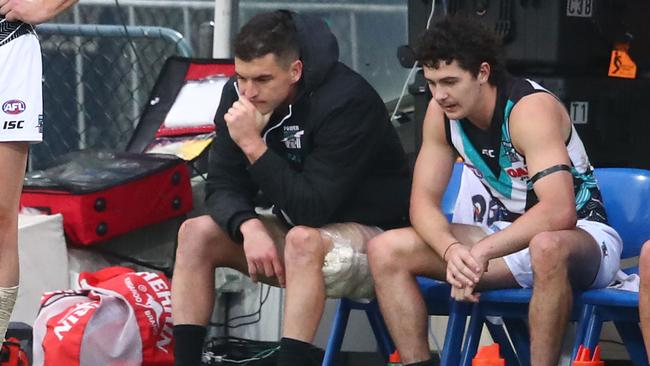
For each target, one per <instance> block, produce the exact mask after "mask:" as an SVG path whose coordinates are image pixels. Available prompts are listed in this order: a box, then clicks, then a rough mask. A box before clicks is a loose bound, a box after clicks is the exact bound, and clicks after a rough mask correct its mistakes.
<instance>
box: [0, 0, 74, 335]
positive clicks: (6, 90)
mask: <svg viewBox="0 0 650 366" xmlns="http://www.w3.org/2000/svg"><path fill="white" fill-rule="evenodd" d="M75 2H76V0H0V106H1V107H2V110H0V117H1V118H0V341H1V340H3V339H4V336H5V333H6V330H7V326H8V324H9V317H10V316H11V311H12V310H13V306H14V303H15V301H16V295H17V294H18V247H17V245H18V202H19V199H20V192H21V190H22V184H23V177H24V174H25V167H26V164H27V150H28V146H29V143H30V142H31V143H33V142H40V141H41V140H42V136H43V101H42V98H41V78H42V65H41V49H40V46H39V43H38V38H37V37H36V34H35V32H34V27H33V26H34V25H35V24H38V23H41V22H44V21H46V20H48V19H51V18H52V17H54V16H56V15H57V14H59V13H60V12H61V11H63V10H65V9H67V8H68V7H70V6H71V5H72V4H74V3H75Z"/></svg>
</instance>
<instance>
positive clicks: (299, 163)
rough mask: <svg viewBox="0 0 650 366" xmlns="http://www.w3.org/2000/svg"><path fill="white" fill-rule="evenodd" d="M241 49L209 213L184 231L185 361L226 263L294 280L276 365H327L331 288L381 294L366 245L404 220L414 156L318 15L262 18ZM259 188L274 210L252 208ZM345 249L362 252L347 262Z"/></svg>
mask: <svg viewBox="0 0 650 366" xmlns="http://www.w3.org/2000/svg"><path fill="white" fill-rule="evenodd" d="M234 52H235V69H236V73H237V77H236V80H232V81H231V82H228V83H227V84H226V86H225V87H224V89H223V95H222V97H221V103H220V106H219V109H218V111H217V115H216V118H215V123H216V131H217V137H216V139H215V141H214V143H213V144H212V150H211V151H210V163H209V171H208V184H207V192H206V193H207V198H206V202H207V207H208V210H209V215H206V216H201V217H197V218H193V219H189V220H187V221H186V222H185V223H183V225H182V227H181V229H180V231H179V234H178V251H177V256H176V265H175V268H174V277H173V280H172V304H173V315H174V321H175V326H174V337H175V340H176V348H175V356H176V365H193V366H194V365H197V364H198V363H199V358H200V355H201V347H202V343H203V342H202V341H203V338H204V336H205V332H206V330H205V325H206V324H207V323H208V321H209V319H210V315H211V313H212V307H213V302H214V298H213V292H214V269H215V268H216V267H230V268H234V269H236V270H239V271H240V272H242V273H245V274H247V275H249V276H250V277H251V278H252V279H253V280H254V281H257V280H262V281H264V282H267V283H270V284H273V285H279V286H283V287H285V286H286V300H285V309H284V324H283V338H282V340H281V342H280V344H281V347H280V354H279V359H280V361H279V364H280V365H309V364H319V360H314V359H313V357H310V355H311V354H313V353H314V352H310V350H311V345H310V342H311V341H312V340H313V337H314V334H315V332H316V329H317V327H318V323H319V321H320V317H321V315H322V312H323V306H324V302H325V299H326V297H328V296H348V297H365V296H372V282H371V279H370V276H369V272H368V268H367V264H366V265H365V266H364V265H363V264H364V263H363V260H364V259H365V254H360V253H364V252H365V244H366V242H367V241H368V240H369V239H370V238H371V237H373V236H375V235H377V234H378V233H380V232H381V229H386V228H390V227H396V226H401V225H403V224H405V222H406V220H407V214H408V193H409V189H410V178H409V171H408V165H407V161H406V158H405V154H404V151H403V149H402V147H401V145H400V142H399V140H398V137H397V134H396V132H395V130H394V129H393V127H392V125H391V124H390V122H389V119H388V116H387V112H386V109H385V107H384V104H383V102H382V100H381V99H380V97H379V95H378V94H377V93H376V92H375V91H374V90H373V88H372V87H371V86H370V85H369V84H368V83H367V82H366V81H365V80H364V79H363V78H362V77H361V76H359V75H358V74H357V73H355V72H354V71H352V70H350V69H349V68H348V67H347V66H345V65H344V64H342V63H341V62H339V61H338V45H337V42H336V39H335V37H334V36H333V34H332V33H331V32H330V30H329V29H328V28H327V26H326V25H325V24H324V22H322V21H321V20H320V19H317V18H313V17H309V16H306V15H299V14H295V13H291V12H288V11H276V12H271V13H264V14H258V15H256V16H255V17H253V18H252V19H251V20H250V21H249V22H248V23H247V24H246V25H244V27H243V28H242V29H241V31H240V32H239V34H238V35H237V37H236V39H235V44H234ZM260 196H261V197H262V198H264V199H265V200H266V201H267V202H269V203H270V205H271V207H272V212H273V215H259V214H258V213H256V211H255V207H256V205H257V203H258V202H259V201H258V199H259V198H260ZM380 228H381V229H380ZM346 252H347V253H348V254H350V252H354V253H355V254H352V257H349V256H348V257H346V258H347V259H342V257H345V256H346V254H345V253H346ZM330 258H332V260H330ZM341 260H342V261H343V264H345V261H352V262H353V265H352V266H351V268H349V269H348V270H353V271H354V272H355V275H354V276H352V277H353V278H351V279H347V277H348V274H349V273H348V272H346V274H344V275H341V276H337V272H340V270H341V269H340V268H335V267H337V266H334V265H332V264H333V263H334V262H338V263H341V262H340V261H341ZM356 262H359V263H356ZM366 263H367V262H366ZM339 267H345V266H339ZM341 277H346V280H345V281H342V280H340V278H341ZM342 282H345V283H342Z"/></svg>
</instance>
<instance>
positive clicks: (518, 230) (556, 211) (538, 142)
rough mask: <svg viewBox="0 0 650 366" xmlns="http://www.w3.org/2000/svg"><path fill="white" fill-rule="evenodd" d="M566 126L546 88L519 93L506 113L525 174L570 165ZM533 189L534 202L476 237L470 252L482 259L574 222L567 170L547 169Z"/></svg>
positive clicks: (559, 107)
mask: <svg viewBox="0 0 650 366" xmlns="http://www.w3.org/2000/svg"><path fill="white" fill-rule="evenodd" d="M570 131H571V122H570V119H569V116H568V114H567V113H566V111H565V110H564V108H563V106H562V105H561V104H560V103H559V102H558V101H557V100H556V99H555V98H554V97H553V96H551V95H549V94H546V93H537V94H532V95H529V96H527V97H525V98H523V99H522V100H521V101H520V102H519V103H517V105H516V106H515V108H514V109H513V111H512V114H511V116H510V134H511V137H512V141H513V144H514V145H515V147H516V148H517V149H518V151H520V152H521V153H522V154H524V155H525V156H526V163H527V165H528V176H529V177H532V176H534V175H535V174H536V173H538V172H540V171H542V170H544V169H547V168H549V167H552V166H555V165H559V164H565V165H568V166H569V167H570V166H571V162H570V160H569V155H568V152H567V149H566V145H565V141H566V139H567V138H568V136H569V134H570ZM533 189H534V190H535V193H536V194H537V198H538V199H539V202H538V203H537V204H536V205H535V206H533V207H532V208H531V209H529V210H528V211H526V213H524V214H523V215H522V216H521V217H519V218H518V219H517V220H515V222H513V224H512V225H510V226H509V227H508V228H506V229H505V230H502V231H500V232H498V233H496V234H494V235H490V236H488V237H486V238H485V239H483V240H481V241H480V242H479V243H478V244H477V245H476V246H475V247H474V248H473V249H472V253H473V254H474V255H475V257H478V258H481V259H482V260H485V261H487V260H488V259H492V258H497V257H501V256H504V255H506V254H510V253H513V252H515V251H518V250H520V249H523V248H525V247H527V246H528V243H529V242H530V240H531V239H532V238H533V237H534V236H535V235H537V234H538V233H541V232H544V231H558V230H566V229H573V228H575V224H576V209H575V196H574V192H573V178H572V176H571V173H569V172H567V171H558V172H556V173H553V174H550V175H547V176H545V177H543V178H541V179H539V180H538V181H537V182H535V184H534V186H533Z"/></svg>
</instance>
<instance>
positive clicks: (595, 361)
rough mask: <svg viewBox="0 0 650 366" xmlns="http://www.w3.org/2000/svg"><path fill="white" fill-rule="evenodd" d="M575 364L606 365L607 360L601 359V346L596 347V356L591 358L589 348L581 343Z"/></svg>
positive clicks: (577, 365)
mask: <svg viewBox="0 0 650 366" xmlns="http://www.w3.org/2000/svg"><path fill="white" fill-rule="evenodd" d="M573 366H605V361H601V360H600V346H596V348H595V349H594V357H592V358H589V348H586V347H583V346H582V345H580V347H579V348H578V354H577V355H576V359H575V360H574V361H573Z"/></svg>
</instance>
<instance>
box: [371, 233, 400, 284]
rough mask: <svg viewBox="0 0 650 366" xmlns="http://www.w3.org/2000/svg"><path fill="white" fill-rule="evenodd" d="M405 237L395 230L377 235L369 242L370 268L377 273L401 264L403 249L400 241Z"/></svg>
mask: <svg viewBox="0 0 650 366" xmlns="http://www.w3.org/2000/svg"><path fill="white" fill-rule="evenodd" d="M403 241H404V239H403V238H402V237H401V236H400V235H399V234H398V233H397V232H396V231H394V230H391V231H387V232H385V233H382V234H380V235H377V236H375V237H374V238H372V239H370V241H369V242H368V249H367V250H368V262H370V269H371V270H372V271H373V273H374V272H377V273H386V272H387V270H390V269H391V268H394V267H402V266H401V265H400V259H401V258H402V256H401V255H400V252H401V250H400V249H399V247H398V246H399V243H401V242H403Z"/></svg>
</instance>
